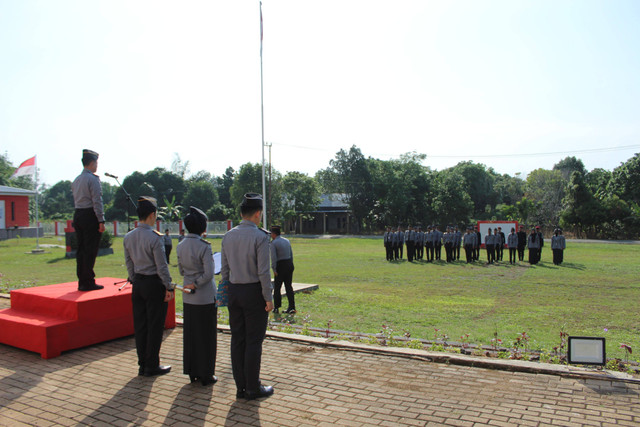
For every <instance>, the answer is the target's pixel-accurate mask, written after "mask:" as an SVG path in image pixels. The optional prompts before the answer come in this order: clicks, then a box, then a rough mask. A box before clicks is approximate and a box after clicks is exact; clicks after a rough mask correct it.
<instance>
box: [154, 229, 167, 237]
mask: <svg viewBox="0 0 640 427" xmlns="http://www.w3.org/2000/svg"><path fill="white" fill-rule="evenodd" d="M153 232H154V233H156V234H157V235H158V236H164V234H162V233H161V232H159V231H158V230H153Z"/></svg>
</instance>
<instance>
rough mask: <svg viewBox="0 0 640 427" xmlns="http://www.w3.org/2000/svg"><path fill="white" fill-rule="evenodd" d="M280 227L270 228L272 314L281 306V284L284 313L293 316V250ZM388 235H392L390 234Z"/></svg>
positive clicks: (294, 301) (294, 307) (294, 305)
mask: <svg viewBox="0 0 640 427" xmlns="http://www.w3.org/2000/svg"><path fill="white" fill-rule="evenodd" d="M280 234H281V230H280V226H278V225H274V226H273V227H271V269H272V270H273V275H274V279H273V281H274V287H273V312H274V313H277V312H278V309H279V308H280V307H281V306H282V292H281V291H282V284H283V283H284V290H285V292H286V293H287V301H288V302H289V303H288V304H289V305H288V307H287V310H286V311H285V313H288V314H294V313H295V312H296V300H295V296H294V293H293V284H292V283H293V270H294V266H293V250H291V242H289V239H285V238H284V237H282V236H281V235H280ZM390 235H393V233H392V232H390Z"/></svg>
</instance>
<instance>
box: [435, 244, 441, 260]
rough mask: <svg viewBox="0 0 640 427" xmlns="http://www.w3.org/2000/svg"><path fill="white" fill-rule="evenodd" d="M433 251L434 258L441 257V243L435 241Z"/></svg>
mask: <svg viewBox="0 0 640 427" xmlns="http://www.w3.org/2000/svg"><path fill="white" fill-rule="evenodd" d="M435 253H436V259H440V258H442V243H436V248H435Z"/></svg>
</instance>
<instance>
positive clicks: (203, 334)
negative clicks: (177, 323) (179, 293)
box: [182, 302, 218, 380]
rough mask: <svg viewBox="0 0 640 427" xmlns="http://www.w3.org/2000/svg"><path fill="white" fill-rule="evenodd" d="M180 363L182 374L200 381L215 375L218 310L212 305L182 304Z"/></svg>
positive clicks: (214, 304)
mask: <svg viewBox="0 0 640 427" xmlns="http://www.w3.org/2000/svg"><path fill="white" fill-rule="evenodd" d="M183 307H184V326H183V328H182V331H183V332H182V342H183V345H182V348H183V350H182V353H183V356H182V363H183V368H184V372H183V373H184V374H186V375H189V376H191V377H194V378H198V379H200V380H203V379H209V378H211V377H212V376H213V375H215V373H216V347H217V339H218V308H217V306H216V303H215V302H214V303H212V304H202V305H200V304H198V305H196V304H186V303H185V304H184V305H183Z"/></svg>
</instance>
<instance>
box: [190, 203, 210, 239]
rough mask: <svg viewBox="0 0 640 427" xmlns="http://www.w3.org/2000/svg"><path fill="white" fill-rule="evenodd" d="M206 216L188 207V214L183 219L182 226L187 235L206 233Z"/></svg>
mask: <svg viewBox="0 0 640 427" xmlns="http://www.w3.org/2000/svg"><path fill="white" fill-rule="evenodd" d="M207 221H208V218H207V215H206V214H205V213H204V212H202V211H201V210H200V209H198V208H196V207H194V206H190V207H189V213H188V214H187V216H185V217H184V226H185V227H187V230H188V231H189V233H193V234H197V235H200V234H202V233H204V232H205V231H207Z"/></svg>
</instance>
